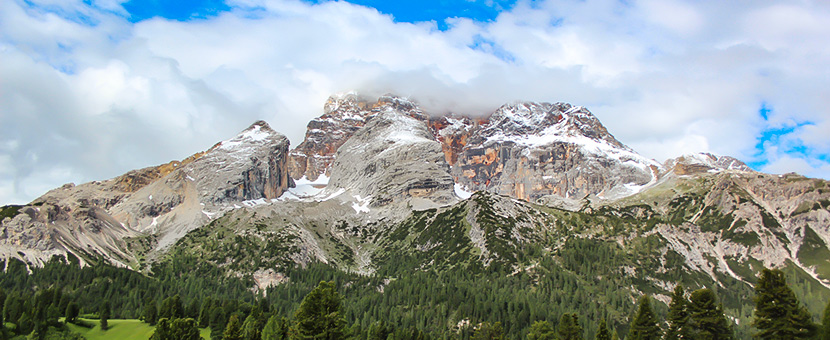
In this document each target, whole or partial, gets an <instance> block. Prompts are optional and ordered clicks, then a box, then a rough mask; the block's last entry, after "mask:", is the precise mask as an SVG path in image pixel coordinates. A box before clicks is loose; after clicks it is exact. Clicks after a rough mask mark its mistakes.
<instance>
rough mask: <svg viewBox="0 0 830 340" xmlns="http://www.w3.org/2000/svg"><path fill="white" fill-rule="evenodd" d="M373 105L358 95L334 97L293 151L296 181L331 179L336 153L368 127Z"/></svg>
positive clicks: (290, 168) (291, 163)
mask: <svg viewBox="0 0 830 340" xmlns="http://www.w3.org/2000/svg"><path fill="white" fill-rule="evenodd" d="M371 107H372V105H371V103H369V102H367V101H366V100H364V99H362V98H360V97H359V96H357V95H356V94H345V95H339V96H331V97H329V99H328V100H327V101H326V105H325V107H324V110H323V111H324V113H323V115H322V116H320V117H318V118H314V119H312V120H311V121H310V122H309V123H308V129H307V130H306V134H305V139H304V140H303V142H302V143H300V144H299V145H297V147H296V148H295V149H294V150H292V151H291V155H290V157H289V161H288V171H289V172H290V174H291V177H293V178H294V179H300V178H302V177H303V176H305V177H306V178H307V179H308V180H311V181H314V180H316V179H317V177H319V176H320V175H326V176H329V175H330V173H329V169H330V167H331V163H332V162H334V153H335V152H337V149H338V148H340V146H341V145H343V143H345V142H346V140H348V139H349V137H351V136H352V135H354V133H355V132H356V131H357V130H359V129H360V128H361V127H362V126H363V125H365V124H366V116H367V115H368V114H369V112H371Z"/></svg>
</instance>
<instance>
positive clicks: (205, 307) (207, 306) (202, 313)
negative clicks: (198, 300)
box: [199, 297, 213, 328]
mask: <svg viewBox="0 0 830 340" xmlns="http://www.w3.org/2000/svg"><path fill="white" fill-rule="evenodd" d="M212 307H213V299H212V298H210V297H208V298H207V299H205V302H203V303H202V308H201V309H200V310H199V327H202V328H205V327H207V326H208V325H210V312H211V311H212Z"/></svg>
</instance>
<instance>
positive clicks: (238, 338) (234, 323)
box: [222, 314, 242, 340]
mask: <svg viewBox="0 0 830 340" xmlns="http://www.w3.org/2000/svg"><path fill="white" fill-rule="evenodd" d="M222 339H223V340H242V323H241V322H239V316H237V315H236V314H234V315H231V318H230V319H229V320H228V325H227V326H226V327H225V332H224V333H222Z"/></svg>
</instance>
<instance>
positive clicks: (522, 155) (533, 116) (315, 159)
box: [289, 94, 662, 201]
mask: <svg viewBox="0 0 830 340" xmlns="http://www.w3.org/2000/svg"><path fill="white" fill-rule="evenodd" d="M388 108H394V109H396V110H398V111H399V112H402V113H404V114H406V115H409V116H411V117H415V118H417V119H420V120H424V121H426V123H427V124H428V127H429V130H430V131H431V136H432V137H431V138H433V139H434V140H435V141H438V142H439V143H440V145H441V151H442V153H443V154H444V160H445V161H446V162H447V163H448V164H449V165H450V166H451V168H452V170H451V174H452V176H453V179H454V182H455V183H457V185H458V186H459V187H460V188H462V189H463V190H466V191H478V190H487V191H490V192H493V193H498V194H503V195H509V196H513V197H516V198H520V199H525V200H534V201H535V200H537V199H539V198H542V197H545V196H549V195H555V196H561V197H571V198H581V197H584V196H587V195H599V196H601V197H607V198H615V197H622V196H626V195H630V194H633V193H635V192H636V191H637V190H638V189H639V188H641V187H642V186H644V185H646V184H648V183H651V182H653V181H654V180H655V179H656V177H657V176H658V175H659V172H660V171H661V168H662V167H661V165H660V164H659V163H657V162H654V161H652V160H649V159H646V158H644V157H642V156H640V155H639V154H637V153H636V152H634V151H633V150H631V149H630V148H628V147H626V146H625V145H623V144H622V143H620V142H619V141H618V140H616V139H615V138H614V137H613V136H612V135H611V134H610V133H608V131H607V130H606V129H605V127H604V126H603V125H602V124H601V123H600V122H599V120H598V119H597V118H596V117H594V115H593V114H591V113H590V112H589V111H588V110H586V109H584V108H582V107H574V106H571V105H570V104H564V103H556V104H549V103H514V104H508V105H504V106H502V107H500V108H499V109H498V110H496V111H495V112H494V113H492V114H491V115H489V116H487V117H479V118H470V117H465V116H462V115H455V114H450V115H443V116H441V115H431V116H429V118H426V116H427V115H425V114H424V113H423V111H422V110H421V109H420V108H419V107H418V106H417V104H415V103H413V102H411V101H408V100H405V99H401V98H398V97H393V96H383V97H381V98H380V99H379V100H378V101H377V102H376V103H372V102H370V101H368V100H366V99H362V98H360V97H358V96H357V95H354V94H347V95H342V96H333V97H331V98H329V100H328V101H327V102H326V106H325V112H324V114H323V115H322V116H320V117H319V118H316V119H314V120H312V121H311V123H309V125H308V130H307V132H306V138H305V140H304V141H303V142H302V143H301V144H300V145H299V146H298V147H297V148H296V149H294V150H293V151H292V152H291V160H290V162H289V169H290V171H291V175H292V177H293V178H295V179H299V178H302V177H303V176H305V177H306V179H308V180H312V181H313V180H316V179H317V177H319V176H320V175H323V174H325V175H326V176H334V175H335V174H333V173H332V170H331V169H332V164H333V163H334V162H335V161H336V157H337V155H336V151H337V150H338V149H339V148H340V147H341V146H342V145H344V143H346V142H347V141H348V140H349V139H350V138H352V136H353V135H355V133H357V132H358V131H360V130H361V129H362V128H363V127H364V126H365V125H366V122H367V121H368V120H369V119H370V118H371V117H373V116H374V115H377V114H378V113H380V112H383V111H384V110H386V109H388Z"/></svg>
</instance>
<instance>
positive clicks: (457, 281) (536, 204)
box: [0, 93, 830, 339]
mask: <svg viewBox="0 0 830 340" xmlns="http://www.w3.org/2000/svg"><path fill="white" fill-rule="evenodd" d="M0 219H2V221H1V222H0V227H2V234H1V235H0V257H2V258H3V259H4V260H5V261H6V272H7V274H6V275H7V276H8V275H10V274H8V273H10V272H12V271H18V272H20V271H23V272H25V271H26V270H28V271H29V272H31V273H32V274H31V275H32V277H33V278H32V279H31V280H35V281H36V282H37V283H36V285H40V286H49V285H52V284H54V285H61V286H66V290H67V291H69V292H74V293H75V294H80V293H79V292H81V291H84V290H86V291H96V292H100V294H101V295H102V296H104V297H106V298H107V299H109V301H110V304H111V305H112V310H113V315H114V316H117V317H120V318H138V317H139V316H141V315H143V314H142V313H143V312H142V310H143V308H144V306H145V304H146V303H147V301H148V297H151V298H153V299H158V297H159V296H160V295H163V296H172V295H174V294H178V295H180V296H181V298H182V300H183V301H184V302H185V304H186V305H187V304H194V305H195V307H193V308H195V314H196V315H198V314H199V311H198V309H199V305H201V303H202V302H204V301H206V300H210V299H217V298H233V299H238V300H240V301H245V302H246V303H250V304H252V305H256V303H257V302H256V301H257V300H265V301H268V302H269V303H270V305H271V306H273V307H272V308H273V309H274V310H275V311H277V312H278V313H282V314H283V315H285V316H286V317H290V316H291V315H292V313H293V311H294V310H295V309H296V308H297V306H298V305H299V303H300V300H302V297H303V296H304V295H305V294H306V293H308V292H309V291H310V290H311V289H312V288H313V287H314V286H315V285H316V284H317V283H318V282H319V281H320V280H334V281H335V282H336V283H337V286H338V287H339V291H340V292H341V293H342V294H343V297H344V304H343V308H344V315H345V319H346V324H347V325H349V326H351V327H352V329H363V330H366V329H370V328H371V327H375V329H377V322H379V321H383V322H385V323H386V324H389V325H393V326H391V327H399V328H401V329H413V330H418V332H423V333H424V334H428V335H430V336H432V337H435V338H439V337H447V336H459V337H461V338H469V336H470V334H471V332H472V330H473V329H475V327H476V325H480V324H481V323H483V322H490V323H493V322H500V323H501V325H502V326H503V327H504V334H506V336H507V337H508V338H511V339H524V338H525V336H526V334H527V333H528V331H529V330H530V328H531V325H532V324H533V322H534V321H537V320H548V321H550V322H551V323H552V324H554V325H555V324H556V323H557V322H558V320H559V317H560V315H562V314H563V313H577V314H578V321H579V324H581V325H582V327H584V330H585V334H584V336H585V338H587V339H593V338H594V334H595V333H596V331H597V326H596V324H597V323H598V322H599V320H601V319H605V320H607V323H608V325H609V327H610V328H611V329H612V330H613V331H615V332H617V333H618V334H620V335H625V334H626V333H627V332H628V327H629V324H630V322H631V319H632V317H633V316H634V311H635V308H636V302H637V300H638V299H639V298H640V296H642V295H644V294H649V295H650V296H651V297H653V298H654V299H655V302H654V309H655V312H656V314H657V315H658V316H661V317H662V319H665V315H666V313H667V311H668V304H669V301H670V299H671V298H670V296H671V294H672V290H673V289H674V287H675V286H676V285H677V284H682V285H683V286H684V287H686V289H687V290H689V291H691V290H694V289H698V288H709V289H712V290H713V291H714V292H715V293H716V294H717V297H718V299H719V300H720V303H721V304H722V308H723V310H724V312H725V314H726V315H727V318H728V320H729V323H730V325H731V327H732V328H733V330H734V332H735V335H736V336H737V337H738V338H741V339H743V338H749V337H750V334H752V333H753V332H754V330H753V329H752V327H751V325H750V324H751V321H752V318H753V315H752V313H753V310H754V307H755V304H754V302H753V296H754V294H755V293H754V290H753V286H754V284H755V283H756V282H757V281H758V277H757V276H758V273H759V271H761V270H762V269H763V268H765V267H767V268H780V269H782V270H783V271H784V273H786V275H787V279H788V283H789V284H790V286H791V288H792V289H793V290H794V291H795V293H796V295H797V296H798V298H799V300H800V301H801V302H802V303H804V305H806V306H807V309H808V310H809V312H810V313H811V314H812V315H813V316H814V318H815V320H816V321H817V320H818V316H819V315H821V312H822V310H823V308H824V306H825V304H826V303H827V301H828V299H830V247H828V244H830V183H828V182H827V181H825V180H820V179H811V178H805V177H803V176H800V175H797V174H786V175H771V174H764V173H759V172H755V171H753V170H751V169H750V168H749V167H748V166H747V165H745V164H744V163H742V162H741V161H739V160H737V159H735V158H731V157H728V156H716V155H712V154H706V153H701V154H689V155H682V156H679V157H678V158H675V159H669V160H667V161H665V162H662V163H660V162H657V161H655V160H651V159H648V158H645V157H643V156H641V155H640V154H638V153H637V152H636V151H635V150H632V149H631V148H629V147H627V146H626V145H624V144H623V143H621V142H620V141H619V140H617V139H616V138H614V136H613V135H612V134H611V133H609V131H607V130H606V128H605V127H604V126H603V125H602V124H601V123H600V121H599V120H598V119H597V118H596V117H595V116H594V115H593V114H592V113H591V112H590V111H588V110H587V109H586V108H583V107H580V106H573V105H570V104H566V103H554V104H550V103H535V102H516V103H510V104H505V105H503V106H501V107H500V108H498V109H497V110H495V112H492V113H491V114H489V115H487V116H480V115H478V116H467V115H464V114H463V113H452V114H435V113H431V112H425V111H424V110H423V109H422V108H421V107H420V106H419V105H418V104H417V103H416V102H415V101H412V100H409V99H406V98H401V97H396V96H392V95H385V96H381V97H380V98H366V97H361V96H360V95H358V94H356V93H347V94H340V95H335V96H332V97H330V98H329V99H328V100H327V101H326V103H325V105H324V109H323V114H322V115H321V116H320V117H318V118H315V119H313V120H312V121H311V122H309V123H308V129H307V132H306V134H305V139H304V140H303V141H302V143H300V144H299V145H297V146H296V147H294V148H291V147H290V146H289V141H288V139H287V138H286V137H285V136H283V135H282V134H280V133H279V132H277V131H275V130H274V129H272V128H271V127H270V126H269V125H268V124H267V123H265V122H263V121H258V122H255V123H253V124H252V125H251V126H250V127H249V128H247V129H245V130H244V131H242V132H240V133H239V134H238V135H236V136H234V137H232V138H230V139H228V140H225V141H222V142H219V143H217V144H216V145H214V146H213V147H212V148H210V149H208V150H206V151H202V152H197V153H195V154H193V155H192V156H190V157H188V158H186V159H183V160H181V161H173V162H170V163H167V164H162V165H159V166H153V167H148V168H144V169H138V170H133V171H130V172H128V173H126V174H124V175H122V176H119V177H116V178H112V179H107V180H102V181H95V182H91V183H84V184H79V185H74V184H66V185H64V186H62V187H59V188H56V189H53V190H51V191H49V192H47V193H46V194H44V195H43V196H41V197H39V198H37V199H35V200H34V201H32V202H31V203H29V204H26V205H23V206H5V207H3V208H2V211H0ZM72 266H75V267H72ZM78 266H80V267H81V268H83V269H78V268H79V267H78ZM69 267H72V268H75V269H71V270H70V269H59V268H69ZM49 268H52V269H53V271H59V270H67V272H73V271H74V272H84V271H85V270H86V271H89V270H93V271H94V272H95V273H96V274H95V275H94V277H92V278H90V280H88V282H86V283H84V284H75V285H71V286H67V285H68V284H67V283H65V282H63V283H62V281H61V280H64V279H63V277H64V276H61V275H51V274H49V273H50V272H48V271H47V269H49ZM66 275H69V274H66ZM124 278H129V279H124ZM9 280H11V279H10V278H6V279H3V280H0V283H3V284H4V285H5V286H4V287H5V288H6V289H10V288H9V287H13V286H11V284H10V283H9V282H10V281H9ZM50 280H51V281H50ZM113 282H119V285H120V287H116V288H114V287H110V285H111V283H113ZM120 282H132V283H128V284H120ZM130 284H132V285H133V286H130ZM21 285H23V284H21ZM30 285H31V283H30ZM112 285H114V283H113V284H112ZM131 287H132V288H131ZM136 287H138V288H136ZM133 288H135V289H133ZM154 301H155V300H154ZM153 303H155V302H153ZM91 304H95V302H91ZM189 310H190V312H191V313H193V309H192V308H191V309H189ZM384 339H385V338H384Z"/></svg>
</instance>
